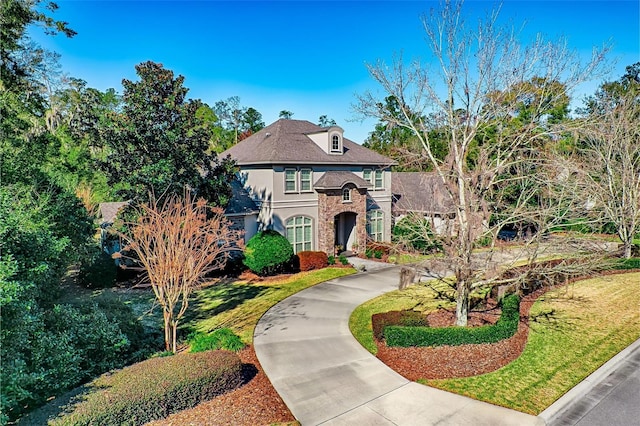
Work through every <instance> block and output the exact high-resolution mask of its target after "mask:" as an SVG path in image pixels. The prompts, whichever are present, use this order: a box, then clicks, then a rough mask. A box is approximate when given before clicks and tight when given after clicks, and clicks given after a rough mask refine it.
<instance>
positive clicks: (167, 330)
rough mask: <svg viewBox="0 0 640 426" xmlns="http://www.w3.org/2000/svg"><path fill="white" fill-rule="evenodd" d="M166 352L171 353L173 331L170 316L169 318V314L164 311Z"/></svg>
mask: <svg viewBox="0 0 640 426" xmlns="http://www.w3.org/2000/svg"><path fill="white" fill-rule="evenodd" d="M163 314H164V350H165V351H169V350H171V346H170V342H171V334H170V330H171V323H170V319H171V318H170V316H169V312H167V311H164V312H163Z"/></svg>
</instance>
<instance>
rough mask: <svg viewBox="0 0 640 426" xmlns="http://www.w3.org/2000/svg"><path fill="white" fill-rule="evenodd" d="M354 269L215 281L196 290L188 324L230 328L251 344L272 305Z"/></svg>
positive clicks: (207, 328)
mask: <svg viewBox="0 0 640 426" xmlns="http://www.w3.org/2000/svg"><path fill="white" fill-rule="evenodd" d="M354 272H355V270H354V269H352V268H325V269H320V270H315V271H309V272H300V273H298V274H295V275H291V276H288V277H286V278H284V279H282V280H269V281H264V282H258V283H246V282H243V281H234V282H229V283H219V284H215V285H211V286H209V287H205V288H203V289H201V290H199V291H198V292H197V293H195V295H194V297H193V300H192V301H191V303H190V306H189V310H188V311H187V314H186V316H185V319H184V324H185V326H187V327H188V328H190V329H191V330H194V331H199V332H204V333H207V332H210V331H212V330H215V329H217V328H222V327H225V328H230V329H231V330H232V331H233V332H234V333H236V334H237V335H238V336H240V338H241V339H242V341H243V342H244V343H246V344H251V343H252V342H253V332H254V329H255V327H256V324H257V323H258V320H259V319H260V317H262V315H263V314H264V313H265V312H267V310H269V308H270V307H272V306H273V305H275V304H276V303H278V302H279V301H281V300H283V299H285V298H286V297H289V296H291V295H292V294H294V293H297V292H299V291H301V290H304V289H305V288H308V287H311V286H314V285H316V284H318V283H321V282H324V281H327V280H331V279H334V278H338V277H342V276H345V275H350V274H353V273H354Z"/></svg>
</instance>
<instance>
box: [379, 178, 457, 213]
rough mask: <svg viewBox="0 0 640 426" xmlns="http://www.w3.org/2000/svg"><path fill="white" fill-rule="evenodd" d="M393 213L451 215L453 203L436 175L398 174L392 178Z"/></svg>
mask: <svg viewBox="0 0 640 426" xmlns="http://www.w3.org/2000/svg"><path fill="white" fill-rule="evenodd" d="M391 191H392V193H393V211H394V212H395V213H407V212H419V213H430V214H450V213H453V212H454V208H453V203H452V202H451V200H450V199H448V196H447V192H446V190H445V188H444V185H443V183H442V180H440V177H439V176H438V175H437V174H435V173H422V172H397V173H393V174H392V176H391Z"/></svg>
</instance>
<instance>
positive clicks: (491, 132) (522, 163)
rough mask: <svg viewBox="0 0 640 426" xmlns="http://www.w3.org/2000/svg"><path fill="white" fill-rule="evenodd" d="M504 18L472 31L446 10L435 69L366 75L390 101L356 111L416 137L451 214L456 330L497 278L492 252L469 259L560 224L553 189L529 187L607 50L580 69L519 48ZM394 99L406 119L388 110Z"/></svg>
mask: <svg viewBox="0 0 640 426" xmlns="http://www.w3.org/2000/svg"><path fill="white" fill-rule="evenodd" d="M498 12H499V10H496V11H493V12H492V13H491V14H489V15H488V16H487V17H486V18H485V19H484V20H481V21H479V22H478V24H477V25H474V26H472V27H469V26H467V23H466V22H465V21H464V16H463V13H462V1H445V2H444V3H443V4H442V7H441V8H440V9H439V10H432V12H431V13H430V14H429V15H426V16H424V17H423V19H422V22H423V26H424V30H425V33H426V42H427V47H428V53H429V57H428V61H427V64H428V65H429V66H425V65H423V64H422V63H420V62H414V63H412V64H411V65H409V66H408V67H405V64H404V63H403V60H402V57H399V58H398V59H396V60H395V61H394V63H393V65H392V66H390V67H389V66H387V65H385V64H384V63H382V62H378V63H376V64H375V65H371V66H369V72H370V74H371V76H372V77H373V78H374V80H375V81H376V82H378V83H379V84H380V86H381V88H382V92H383V93H382V95H380V96H376V95H374V94H373V93H371V92H369V93H365V94H364V95H362V96H359V99H358V103H357V105H355V109H356V112H358V113H360V114H361V115H363V116H374V117H377V118H378V119H380V120H382V121H385V122H388V123H390V125H393V126H400V127H403V128H407V129H409V130H411V132H412V133H413V134H414V135H416V137H417V138H418V140H419V141H420V145H421V149H422V150H423V152H424V157H425V161H428V162H429V164H430V169H431V170H433V171H434V173H435V174H436V175H437V176H438V178H439V181H440V182H441V183H442V190H443V191H444V192H445V194H446V197H447V198H448V201H450V202H451V204H452V206H453V211H454V216H453V219H452V220H451V223H450V226H447V227H445V229H444V230H443V232H441V233H440V235H439V238H440V242H441V244H442V247H443V250H444V253H445V257H446V258H447V264H448V267H449V268H450V269H451V270H452V271H453V272H454V274H455V278H456V293H457V294H456V306H457V307H456V323H457V324H458V325H466V324H467V315H468V309H469V295H470V291H471V289H472V288H473V287H474V286H475V285H477V284H478V283H482V282H484V283H487V282H488V277H489V276H490V275H491V274H490V273H489V271H490V270H491V269H492V267H491V266H490V265H492V260H491V259H492V256H491V252H490V253H489V254H488V255H486V256H484V257H483V258H482V259H481V261H480V262H479V261H478V259H477V258H474V256H472V252H473V250H474V248H475V247H477V245H478V244H479V242H481V241H482V240H483V239H487V238H489V239H492V240H493V241H494V242H495V239H496V236H497V233H498V231H499V230H500V229H502V227H503V226H505V225H508V224H517V223H520V224H522V223H527V222H529V223H533V224H535V228H536V231H538V232H537V234H536V235H542V232H541V231H542V229H541V227H542V223H543V222H545V221H546V220H547V219H549V218H550V217H553V215H550V213H549V212H547V211H544V210H545V209H543V207H545V206H546V205H550V204H551V203H549V202H546V201H544V197H543V195H544V191H545V188H546V185H545V186H544V187H540V186H539V185H538V184H537V182H536V181H535V180H532V178H533V177H534V176H536V175H538V174H539V173H540V172H541V170H542V169H543V166H544V161H543V160H544V156H543V155H541V153H542V152H543V149H542V148H543V147H544V145H545V144H547V143H549V142H550V141H552V140H553V139H552V136H553V134H554V125H553V123H554V121H555V120H556V119H557V117H556V116H558V115H562V113H563V112H565V113H566V111H567V110H568V99H569V98H568V93H570V92H571V91H572V90H573V89H575V87H576V86H577V85H579V84H580V83H582V82H584V81H586V80H588V79H590V78H592V77H594V75H595V73H596V72H598V71H599V67H600V65H601V64H602V62H603V58H604V56H603V55H604V51H605V50H606V49H603V50H602V51H594V54H593V57H592V58H591V60H589V61H588V62H587V63H586V64H582V63H581V61H580V60H579V59H578V57H577V54H576V53H575V52H572V51H570V50H569V49H568V48H567V46H566V44H565V43H564V42H563V41H559V42H547V41H545V40H543V39H542V37H537V38H535V39H534V40H533V41H532V42H531V43H529V44H527V45H522V44H521V43H520V42H519V40H518V35H517V34H516V33H515V32H514V31H513V30H511V29H510V28H503V27H500V26H498V24H497V18H498ZM387 96H393V98H395V100H397V102H398V108H399V112H400V114H394V115H390V114H388V113H387V111H388V110H387V109H386V108H383V107H381V106H383V105H384V102H383V101H382V99H384V98H385V97H387ZM434 129H438V130H439V131H440V132H439V141H438V142H439V143H440V144H441V143H442V132H444V133H445V136H444V138H445V140H446V143H447V147H446V151H447V153H446V156H444V158H443V159H442V156H439V155H437V153H436V152H435V150H434V146H435V142H436V141H432V140H431V137H432V135H433V132H432V130H434ZM543 204H545V206H543ZM491 247H494V245H491ZM531 247H534V246H533V245H532V246H531ZM536 252H537V251H536V250H533V251H532V252H531V253H536ZM531 256H533V255H531Z"/></svg>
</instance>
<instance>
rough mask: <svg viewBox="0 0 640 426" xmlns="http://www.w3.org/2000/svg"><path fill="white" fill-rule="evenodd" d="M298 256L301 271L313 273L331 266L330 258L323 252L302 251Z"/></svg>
mask: <svg viewBox="0 0 640 426" xmlns="http://www.w3.org/2000/svg"><path fill="white" fill-rule="evenodd" d="M297 256H298V259H299V261H300V271H312V270H314V269H322V268H326V267H327V266H329V258H328V256H327V253H325V252H323V251H301V252H298V254H297ZM334 263H335V259H334Z"/></svg>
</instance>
